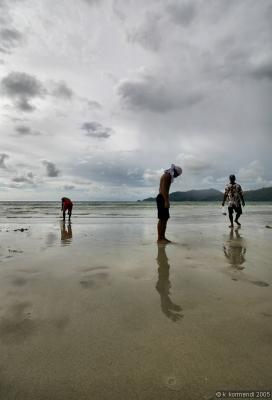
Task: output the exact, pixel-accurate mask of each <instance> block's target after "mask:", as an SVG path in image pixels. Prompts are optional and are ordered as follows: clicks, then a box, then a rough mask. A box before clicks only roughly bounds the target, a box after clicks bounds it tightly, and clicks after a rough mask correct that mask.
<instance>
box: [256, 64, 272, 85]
mask: <svg viewBox="0 0 272 400" xmlns="http://www.w3.org/2000/svg"><path fill="white" fill-rule="evenodd" d="M252 76H253V77H254V78H256V79H267V80H270V81H271V80H272V60H271V61H270V62H266V63H263V64H262V65H259V66H258V67H254V68H253V69H252Z"/></svg>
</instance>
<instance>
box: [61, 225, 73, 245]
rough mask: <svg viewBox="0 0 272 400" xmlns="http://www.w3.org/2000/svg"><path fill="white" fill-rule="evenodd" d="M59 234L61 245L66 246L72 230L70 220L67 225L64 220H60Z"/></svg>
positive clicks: (71, 235) (70, 240)
mask: <svg viewBox="0 0 272 400" xmlns="http://www.w3.org/2000/svg"><path fill="white" fill-rule="evenodd" d="M60 234H61V244H62V245H64V246H66V245H69V244H70V243H71V242H72V237H73V232H72V226H71V223H70V222H69V223H68V224H67V225H66V224H65V221H61V222H60Z"/></svg>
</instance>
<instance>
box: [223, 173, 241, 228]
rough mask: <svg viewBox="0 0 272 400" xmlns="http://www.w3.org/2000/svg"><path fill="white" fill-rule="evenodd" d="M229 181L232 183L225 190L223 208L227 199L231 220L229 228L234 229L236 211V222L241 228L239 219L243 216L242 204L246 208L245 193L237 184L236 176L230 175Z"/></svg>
mask: <svg viewBox="0 0 272 400" xmlns="http://www.w3.org/2000/svg"><path fill="white" fill-rule="evenodd" d="M229 181H230V183H229V184H228V185H227V186H226V188H225V193H224V198H223V202H222V207H224V205H225V201H226V199H227V200H228V211H229V220H230V226H229V227H230V228H233V211H235V213H236V216H235V220H234V222H236V224H237V225H238V226H241V224H240V222H238V219H239V218H240V216H241V215H242V207H241V202H242V205H243V207H244V206H245V200H244V196H243V191H242V188H241V186H240V185H238V183H236V182H235V181H236V178H235V175H230V177H229Z"/></svg>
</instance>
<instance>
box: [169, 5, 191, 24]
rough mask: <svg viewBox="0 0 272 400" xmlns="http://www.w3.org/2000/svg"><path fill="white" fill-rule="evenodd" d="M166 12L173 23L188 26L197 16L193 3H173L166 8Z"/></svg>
mask: <svg viewBox="0 0 272 400" xmlns="http://www.w3.org/2000/svg"><path fill="white" fill-rule="evenodd" d="M166 11H167V13H168V14H169V15H170V17H171V20H172V21H173V22H175V23H177V24H180V25H184V26H188V25H190V23H191V22H192V21H193V19H194V18H195V16H196V5H195V4H194V3H192V2H190V3H189V2H187V3H178V2H175V3H174V2H171V3H170V4H168V5H167V6H166Z"/></svg>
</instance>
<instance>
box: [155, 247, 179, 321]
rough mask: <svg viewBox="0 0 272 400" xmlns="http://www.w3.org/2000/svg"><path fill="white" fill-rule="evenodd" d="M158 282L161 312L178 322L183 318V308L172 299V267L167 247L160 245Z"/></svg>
mask: <svg viewBox="0 0 272 400" xmlns="http://www.w3.org/2000/svg"><path fill="white" fill-rule="evenodd" d="M157 263H158V266H159V268H158V282H157V285H156V289H157V291H158V292H159V294H160V297H161V310H162V312H163V313H164V314H165V315H166V316H167V318H170V319H171V320H172V321H174V322H176V321H178V320H179V319H181V318H182V317H183V315H182V314H181V313H180V311H181V307H180V306H178V305H177V304H174V303H173V302H172V300H171V299H170V297H169V295H170V288H171V283H170V281H169V270H170V265H169V263H168V258H167V255H166V252H165V245H163V244H159V245H158V257H157Z"/></svg>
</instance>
